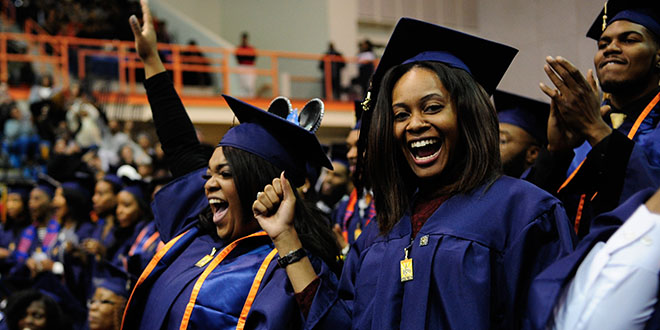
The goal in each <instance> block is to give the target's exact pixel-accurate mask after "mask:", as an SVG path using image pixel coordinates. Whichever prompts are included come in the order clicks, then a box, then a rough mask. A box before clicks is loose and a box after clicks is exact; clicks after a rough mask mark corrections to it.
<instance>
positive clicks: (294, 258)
mask: <svg viewBox="0 0 660 330" xmlns="http://www.w3.org/2000/svg"><path fill="white" fill-rule="evenodd" d="M306 256H307V252H305V249H303V248H300V249H298V250H295V251H289V253H287V254H286V255H285V256H284V257H279V258H277V263H278V264H279V265H280V267H282V268H286V266H288V265H290V264H292V263H295V262H298V261H300V259H302V258H304V257H306Z"/></svg>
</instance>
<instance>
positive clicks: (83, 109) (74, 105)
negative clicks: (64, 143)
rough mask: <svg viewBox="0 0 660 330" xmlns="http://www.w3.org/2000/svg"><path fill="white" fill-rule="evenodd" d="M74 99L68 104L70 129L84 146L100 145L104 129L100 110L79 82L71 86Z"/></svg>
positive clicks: (77, 140)
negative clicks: (83, 90) (82, 89)
mask: <svg viewBox="0 0 660 330" xmlns="http://www.w3.org/2000/svg"><path fill="white" fill-rule="evenodd" d="M71 94H72V97H73V99H72V100H71V101H70V105H68V109H67V112H66V121H67V126H68V129H69V131H70V132H71V133H72V135H73V136H74V138H75V140H76V142H78V144H79V145H80V146H81V147H82V148H89V147H91V146H98V145H100V144H101V142H102V135H101V133H102V129H101V123H102V120H101V118H100V113H99V110H98V109H97V108H96V107H95V106H94V104H93V102H92V101H91V99H90V96H89V95H88V94H87V93H84V92H82V91H81V89H80V86H79V85H78V84H74V85H73V86H72V88H71Z"/></svg>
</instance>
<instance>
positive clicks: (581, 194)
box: [528, 0, 660, 237]
mask: <svg viewBox="0 0 660 330" xmlns="http://www.w3.org/2000/svg"><path fill="white" fill-rule="evenodd" d="M587 37H589V38H591V39H594V40H596V42H597V46H598V49H597V51H596V53H595V55H594V68H595V71H594V70H589V71H588V72H587V74H586V78H585V76H583V75H582V73H581V72H580V71H579V70H578V69H577V68H576V67H575V66H574V65H573V64H571V63H570V62H569V61H568V60H567V59H565V58H562V57H554V58H553V57H548V58H546V62H547V63H546V65H545V67H544V70H545V72H546V74H547V75H548V77H549V78H550V80H551V81H552V84H553V85H554V86H552V87H551V86H547V85H545V84H543V83H542V84H541V89H542V90H543V92H544V93H545V94H547V95H548V96H549V97H550V98H551V109H552V110H551V112H550V119H549V122H548V123H549V125H548V150H549V151H550V153H549V154H548V155H547V156H548V157H541V158H539V161H538V162H537V164H535V165H534V167H535V168H536V170H533V173H530V175H529V176H528V179H529V180H530V181H532V182H534V183H535V184H537V185H539V186H540V187H542V188H543V189H546V190H547V191H548V192H551V193H552V194H556V195H557V196H558V198H559V199H560V200H561V201H562V202H563V203H564V205H565V207H566V211H567V212H568V215H569V217H571V218H572V219H573V221H574V223H575V227H576V230H577V231H578V236H579V237H583V236H584V235H586V234H587V233H588V229H589V227H590V226H589V223H590V221H591V219H592V218H593V217H595V216H597V215H598V214H601V213H603V212H608V211H611V210H612V209H614V208H615V207H616V206H617V205H619V204H620V203H621V202H623V201H625V200H626V199H628V198H629V197H630V196H632V195H633V194H634V193H635V192H637V191H640V190H642V189H645V188H655V187H657V186H658V185H660V144H659V143H660V129H658V123H659V122H660V86H658V85H659V84H660V41H659V40H660V2H658V1H647V0H610V1H607V3H606V5H605V8H604V9H603V10H601V12H600V13H599V14H598V16H597V17H596V20H595V21H594V22H593V24H592V25H591V27H590V28H589V30H588V32H587ZM594 46H595V45H594ZM594 72H595V73H596V77H597V78H598V85H600V88H601V89H602V92H603V93H605V94H604V100H603V101H602V102H601V101H600V100H601V98H600V95H599V93H600V91H599V90H598V85H597V83H596V78H595V77H594V74H593V73H594Z"/></svg>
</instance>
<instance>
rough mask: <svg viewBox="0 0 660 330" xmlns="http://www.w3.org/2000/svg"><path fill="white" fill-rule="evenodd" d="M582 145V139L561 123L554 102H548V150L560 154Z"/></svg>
mask: <svg viewBox="0 0 660 330" xmlns="http://www.w3.org/2000/svg"><path fill="white" fill-rule="evenodd" d="M582 143H584V137H583V136H582V135H581V134H576V133H575V132H573V131H571V130H570V129H569V128H568V127H567V126H566V124H565V123H564V122H563V120H562V118H561V116H560V115H559V110H557V105H556V104H555V101H554V100H553V101H550V116H548V150H549V151H552V152H562V151H569V150H573V149H574V148H577V147H579V146H580V145H581V144H582Z"/></svg>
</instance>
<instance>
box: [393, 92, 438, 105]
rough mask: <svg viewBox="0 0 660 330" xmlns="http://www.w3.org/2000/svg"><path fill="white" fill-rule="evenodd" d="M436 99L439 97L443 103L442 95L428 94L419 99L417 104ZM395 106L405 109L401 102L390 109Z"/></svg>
mask: <svg viewBox="0 0 660 330" xmlns="http://www.w3.org/2000/svg"><path fill="white" fill-rule="evenodd" d="M436 97H439V98H441V99H442V100H443V101H445V96H444V95H443V94H441V93H430V94H427V95H424V96H423V97H422V98H421V99H419V103H424V102H426V101H428V100H429V99H432V98H436ZM397 106H398V107H403V108H407V106H406V104H405V103H403V102H400V103H395V104H392V108H394V107H397Z"/></svg>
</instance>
